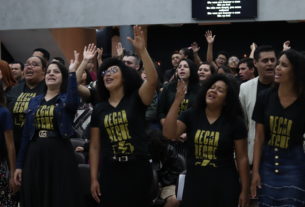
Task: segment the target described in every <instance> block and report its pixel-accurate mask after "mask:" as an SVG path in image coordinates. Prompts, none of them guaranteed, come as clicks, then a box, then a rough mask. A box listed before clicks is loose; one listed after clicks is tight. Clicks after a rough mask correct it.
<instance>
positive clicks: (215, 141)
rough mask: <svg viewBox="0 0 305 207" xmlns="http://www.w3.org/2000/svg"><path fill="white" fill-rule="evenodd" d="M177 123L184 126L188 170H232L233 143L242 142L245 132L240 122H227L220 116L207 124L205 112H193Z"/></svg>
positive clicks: (244, 127)
mask: <svg viewBox="0 0 305 207" xmlns="http://www.w3.org/2000/svg"><path fill="white" fill-rule="evenodd" d="M179 120H180V121H182V122H183V123H184V124H185V125H186V132H187V134H188V139H187V141H186V143H187V146H188V161H187V164H188V169H189V168H194V167H207V166H209V167H234V140H238V139H245V138H246V137H247V129H246V126H245V123H244V121H243V120H242V119H241V118H236V119H230V120H229V119H226V118H225V117H224V116H223V115H221V116H220V117H219V118H218V119H217V120H216V121H215V122H214V123H212V124H210V123H209V122H208V120H207V117H206V114H205V112H204V111H201V112H196V111H195V110H194V109H193V108H191V109H189V110H187V111H185V112H183V113H182V114H181V115H180V117H179Z"/></svg>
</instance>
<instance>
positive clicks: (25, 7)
mask: <svg viewBox="0 0 305 207" xmlns="http://www.w3.org/2000/svg"><path fill="white" fill-rule="evenodd" d="M0 5H1V6H0V30H12V29H36V28H65V27H91V26H109V25H128V24H179V23H196V22H198V21H195V20H193V19H192V17H191V0H0ZM304 11H305V1H304V0H258V17H257V19H255V20H246V21H277V20H290V21H292V20H305V12H304ZM201 22H204V21H201ZM0 38H1V37H0Z"/></svg>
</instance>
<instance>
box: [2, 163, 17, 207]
mask: <svg viewBox="0 0 305 207" xmlns="http://www.w3.org/2000/svg"><path fill="white" fill-rule="evenodd" d="M9 176H10V174H9V170H8V166H7V162H6V161H5V160H2V161H0V207H3V206H5V207H17V204H18V202H17V199H16V197H15V195H12V193H11V192H10V188H9Z"/></svg>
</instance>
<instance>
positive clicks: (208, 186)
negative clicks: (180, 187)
mask: <svg viewBox="0 0 305 207" xmlns="http://www.w3.org/2000/svg"><path fill="white" fill-rule="evenodd" d="M239 194H240V184H239V181H238V174H237V172H236V169H234V168H212V167H211V168H210V167H205V168H195V169H189V170H188V172H187V174H186V178H185V186H184V193H183V198H182V207H202V206H204V207H224V206H226V207H237V205H238V198H239Z"/></svg>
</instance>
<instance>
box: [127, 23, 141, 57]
mask: <svg viewBox="0 0 305 207" xmlns="http://www.w3.org/2000/svg"><path fill="white" fill-rule="evenodd" d="M133 34H134V39H132V38H131V37H127V39H128V40H129V41H130V42H131V44H132V45H133V47H134V48H135V49H136V50H137V51H143V50H144V49H145V39H144V32H143V30H142V28H141V27H140V26H134V27H133Z"/></svg>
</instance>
